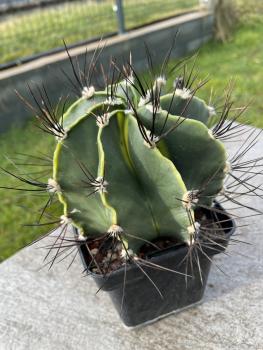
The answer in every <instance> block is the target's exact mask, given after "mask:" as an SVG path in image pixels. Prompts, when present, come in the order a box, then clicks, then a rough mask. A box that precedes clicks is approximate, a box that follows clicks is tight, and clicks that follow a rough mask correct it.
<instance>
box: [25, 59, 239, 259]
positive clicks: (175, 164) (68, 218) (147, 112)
mask: <svg viewBox="0 0 263 350" xmlns="http://www.w3.org/2000/svg"><path fill="white" fill-rule="evenodd" d="M68 55H69V53H68ZM168 56H169V55H168ZM69 59H70V63H71V66H72V69H73V72H74V76H75V80H76V81H72V80H70V83H71V84H72V86H73V89H74V91H75V92H76V93H77V94H78V95H79V96H80V98H79V99H78V100H77V101H76V102H75V103H74V104H72V105H71V106H70V108H69V109H68V110H67V111H65V109H66V108H65V105H66V104H65V103H64V104H63V106H62V117H60V119H59V118H58V117H57V113H56V112H57V109H53V108H52V106H51V103H50V100H49V97H48V94H47V91H46V90H45V88H43V89H42V90H41V89H38V93H37V94H38V98H36V94H35V93H34V92H33V91H31V92H32V94H33V97H34V100H35V102H36V107H37V109H38V110H37V118H38V119H39V121H40V128H42V129H43V130H44V131H45V132H47V133H49V134H52V135H53V136H55V138H56V147H55V152H54V157H53V175H52V176H50V178H49V179H48V181H47V184H44V183H41V182H38V181H32V180H28V179H23V178H21V177H20V178H19V180H22V181H24V182H26V183H27V184H28V185H32V186H37V187H38V188H39V191H44V190H46V191H47V192H48V194H49V196H50V197H52V198H53V197H54V196H58V198H59V200H60V202H61V203H63V207H64V212H63V213H61V218H60V219H59V220H58V222H59V224H62V227H64V226H65V225H68V224H72V225H73V226H75V227H76V228H78V237H76V240H75V242H76V244H81V242H86V241H87V240H89V239H94V238H97V237H103V236H112V237H115V238H117V240H120V241H121V242H124V248H125V251H126V252H128V251H129V252H131V251H132V252H133V253H134V254H137V253H138V252H139V251H140V248H141V247H142V246H143V245H144V244H145V242H153V241H155V240H156V239H157V238H161V237H170V238H173V239H175V240H176V241H177V242H181V243H186V244H191V242H193V240H195V239H198V234H199V231H200V230H201V228H200V224H198V222H196V221H197V220H196V218H195V211H196V209H197V208H205V209H207V208H210V207H211V206H212V203H213V200H214V198H215V197H216V196H217V195H218V194H220V195H223V196H226V197H228V198H229V197H230V194H229V192H228V190H227V188H226V187H224V181H225V179H226V177H229V175H231V174H232V172H233V171H234V169H235V167H237V168H238V167H239V168H240V166H242V162H241V163H240V158H238V157H236V159H232V163H231V162H230V161H229V160H228V157H227V153H226V149H225V146H224V144H223V143H222V141H221V139H224V138H227V135H231V134H233V133H234V131H233V130H235V132H236V133H237V134H240V133H239V131H238V129H236V126H235V124H234V123H233V122H234V121H235V120H236V119H237V118H238V117H239V115H240V114H241V112H240V110H238V112H237V114H235V115H234V117H233V118H232V119H231V120H230V121H227V118H228V117H229V113H230V112H231V110H232V101H231V97H230V94H227V98H226V102H225V103H224V106H223V107H222V108H221V109H222V110H221V111H217V109H216V108H215V106H212V105H208V104H207V103H206V102H205V101H203V100H202V99H200V98H198V97H197V96H196V92H197V91H198V89H200V88H201V87H202V86H203V85H204V83H205V81H203V82H202V81H201V82H197V75H195V74H194V72H193V68H192V69H190V72H189V73H187V69H186V64H185V63H183V64H181V66H176V67H173V68H172V69H170V71H169V70H168V64H167V62H168V58H167V57H166V58H165V61H164V64H163V65H162V67H161V70H160V71H159V74H154V73H152V74H151V79H149V80H147V79H141V78H139V76H138V74H137V72H136V71H135V69H134V67H133V66H132V64H131V62H129V63H127V65H126V66H124V67H120V66H118V65H117V64H116V63H115V62H112V63H111V68H110V73H108V75H107V76H106V75H105V73H104V74H103V75H104V77H105V89H102V90H100V91H98V90H97V89H95V88H94V86H93V85H92V84H91V76H92V74H93V71H94V69H95V68H94V67H95V66H96V64H95V63H96V62H97V57H96V55H95V58H94V60H93V62H91V64H90V67H89V69H88V70H87V69H86V68H85V69H84V70H83V72H88V73H86V75H85V74H84V73H83V72H82V71H80V72H79V71H77V69H79V68H76V66H75V65H74V62H73V60H72V58H71V57H70V55H69ZM77 67H79V65H77ZM169 72H172V73H169ZM175 72H177V73H175ZM169 74H173V75H174V74H175V77H174V84H173V86H172V87H171V88H170V89H169V88H168V84H167V81H166V79H170V78H171V77H170V76H169ZM229 90H231V88H230V89H229ZM217 113H218V119H217V122H216V124H215V125H214V127H213V128H212V129H210V128H209V125H211V118H213V117H214V115H215V114H217ZM237 162H238V163H239V165H238V166H237ZM233 178H234V176H233ZM238 184H239V182H238ZM236 201H237V200H236ZM238 203H239V202H238ZM49 204H50V203H49ZM63 234H64V233H63V231H62V236H63Z"/></svg>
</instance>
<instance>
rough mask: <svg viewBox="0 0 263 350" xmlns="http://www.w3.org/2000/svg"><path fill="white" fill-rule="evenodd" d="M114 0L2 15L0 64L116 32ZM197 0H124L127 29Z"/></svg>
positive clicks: (185, 7) (188, 6) (191, 5)
mask: <svg viewBox="0 0 263 350" xmlns="http://www.w3.org/2000/svg"><path fill="white" fill-rule="evenodd" d="M113 3H114V1H112V0H105V1H101V2H100V3H96V2H93V3H92V2H90V1H88V2H86V1H82V2H73V3H72V4H70V3H67V4H64V5H59V6H53V7H50V8H44V9H38V10H32V11H28V12H24V13H22V14H16V15H12V16H8V17H6V18H4V19H3V18H1V23H0V42H1V45H0V64H1V63H5V62H9V61H12V60H16V59H19V58H21V57H25V56H30V55H32V54H37V53H40V52H43V51H47V50H50V49H53V48H56V47H61V46H63V42H62V40H63V39H64V40H65V41H66V42H67V44H68V45H69V44H72V43H73V44H74V43H76V42H79V41H83V40H89V39H91V38H94V37H100V36H102V35H104V34H107V33H112V32H117V30H118V26H117V20H116V14H115V13H114V11H113V7H112V5H113ZM194 5H195V6H196V5H197V0H188V1H184V0H177V1H176V2H174V0H166V1H163V2H160V1H159V0H143V1H138V0H125V1H124V2H123V7H124V12H125V15H126V28H127V29H131V28H134V27H137V26H140V25H143V24H147V23H150V22H152V21H156V20H160V19H162V18H166V17H169V16H174V15H176V14H177V13H179V12H182V11H183V10H186V9H190V8H193V6H194Z"/></svg>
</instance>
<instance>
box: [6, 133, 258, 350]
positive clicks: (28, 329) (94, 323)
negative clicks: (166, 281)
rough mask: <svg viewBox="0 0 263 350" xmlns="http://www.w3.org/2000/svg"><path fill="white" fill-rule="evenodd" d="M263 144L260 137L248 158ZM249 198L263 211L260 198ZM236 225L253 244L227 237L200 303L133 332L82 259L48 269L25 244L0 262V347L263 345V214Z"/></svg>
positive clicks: (238, 349) (222, 349)
mask: <svg viewBox="0 0 263 350" xmlns="http://www.w3.org/2000/svg"><path fill="white" fill-rule="evenodd" d="M244 138H245V136H244ZM230 145H231V150H232V152H233V151H234V149H233V145H234V144H233V143H232V144H229V146H230ZM235 145H236V144H235ZM236 146H237V145H236ZM262 149H263V141H260V142H258V143H257V145H256V149H255V150H254V151H253V154H252V157H253V158H255V157H257V156H262ZM229 152H230V147H229ZM230 153H231V152H230ZM257 181H258V182H259V183H261V184H262V176H259V177H258V180H257ZM255 183H256V182H255ZM247 203H248V204H250V205H251V206H257V207H258V208H260V209H263V204H262V200H261V202H260V200H259V199H257V202H255V199H254V198H253V197H248V198H247ZM241 215H242V216H248V215H249V212H248V211H246V210H244V209H242V210H241ZM237 225H238V226H239V227H238V229H237V233H236V236H235V238H236V239H239V240H242V241H245V242H248V243H251V244H245V243H235V242H232V243H231V244H230V247H229V250H228V254H227V255H224V254H221V255H219V256H217V257H216V258H215V259H214V262H215V264H214V266H213V268H212V270H211V273H210V277H209V281H208V286H207V289H206V293H205V296H204V299H203V303H202V304H201V305H199V306H196V307H194V308H191V309H188V310H186V311H184V312H182V313H180V314H176V315H171V316H169V317H167V318H165V319H163V320H161V321H159V322H157V323H155V324H153V325H149V326H146V327H144V328H141V329H138V330H133V331H131V330H126V329H125V328H124V327H123V326H122V324H121V322H120V320H119V318H118V316H117V314H116V312H115V310H114V309H113V307H112V305H111V304H110V300H109V298H108V296H107V294H105V293H103V292H100V293H98V294H96V286H95V284H94V283H93V281H92V280H90V279H89V278H88V277H83V276H82V274H81V273H82V266H81V264H80V261H79V259H76V260H75V262H74V264H73V265H72V266H71V268H70V269H69V270H67V265H66V263H65V261H64V262H61V263H60V264H58V265H56V266H54V268H52V269H51V270H50V271H47V269H45V268H43V269H41V266H42V262H41V260H42V259H43V256H44V252H43V251H42V250H38V249H36V248H37V247H36V246H32V247H28V248H26V249H24V250H22V251H21V252H19V253H18V254H16V255H15V256H13V257H12V258H10V259H8V260H7V261H5V262H4V263H2V264H1V265H0V350H53V349H58V350H80V349H81V350H84V349H92V350H111V349H115V350H120V349H125V350H151V349H166V350H188V349H189V350H190V349H191V350H199V349H200V350H201V349H205V350H227V349H231V350H247V349H251V350H263V300H262V299H263V298H262V293H263V292H262V291H263V243H262V237H263V228H262V226H263V218H262V217H261V216H253V217H251V218H244V219H242V220H237ZM244 225H249V226H244ZM40 245H43V243H41V244H40ZM217 266H219V267H220V269H221V270H223V271H224V273H222V272H221V271H220V270H218V268H217Z"/></svg>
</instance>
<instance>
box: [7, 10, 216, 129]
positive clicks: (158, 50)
mask: <svg viewBox="0 0 263 350" xmlns="http://www.w3.org/2000/svg"><path fill="white" fill-rule="evenodd" d="M178 29H179V30H180V34H179V37H178V39H177V44H176V46H175V49H174V50H173V52H172V57H180V56H183V55H185V54H187V53H189V52H192V51H194V50H196V49H197V48H198V47H199V46H200V45H202V44H203V43H204V42H206V41H207V40H209V39H210V38H211V37H212V31H213V17H212V15H211V14H209V13H207V12H198V13H191V14H186V15H182V16H180V17H177V18H173V19H170V20H167V21H164V22H160V23H157V24H153V25H151V26H147V27H145V28H141V29H137V30H134V31H132V32H129V33H127V34H124V35H121V36H117V37H114V38H111V39H108V40H107V41H106V47H105V49H104V50H103V53H102V55H101V62H102V64H107V62H108V61H109V59H110V57H112V56H113V57H116V58H118V60H124V61H125V60H127V59H128V57H129V52H130V51H131V52H132V56H133V64H134V65H135V67H136V68H137V69H138V70H139V71H142V70H144V69H145V65H146V58H145V50H144V42H146V43H147V44H148V46H149V47H150V48H151V51H152V54H153V58H154V62H155V63H157V64H158V63H160V62H161V61H162V59H163V56H164V54H165V52H166V51H167V50H168V49H169V47H170V45H171V43H172V40H173V37H174V35H175V33H176V31H177V30H178ZM97 45H98V44H97V43H93V44H90V45H89V46H88V47H87V49H88V58H91V57H92V54H93V52H94V50H95V49H96V47H97ZM85 50H86V47H80V48H75V49H72V50H71V55H72V56H75V55H78V56H79V60H80V62H81V61H83V57H84V53H85ZM61 69H64V70H67V71H68V72H70V67H69V60H68V59H67V57H66V55H65V53H64V52H63V53H59V54H55V55H53V56H49V57H46V58H42V59H38V60H36V61H34V62H31V63H29V64H25V65H23V66H21V67H16V68H13V69H10V70H8V71H3V72H0V132H1V131H5V130H7V129H8V128H9V127H10V126H11V125H21V124H22V123H24V122H25V121H26V120H27V119H28V118H29V117H30V116H31V114H32V113H30V112H29V111H28V110H27V109H26V107H25V106H24V105H23V103H22V102H21V101H20V100H19V99H18V97H17V96H16V94H15V92H14V91H15V90H18V91H19V92H20V93H21V94H22V95H25V96H26V95H27V88H26V83H27V82H32V81H33V82H37V83H41V82H44V83H45V85H46V86H47V89H48V91H49V93H50V95H51V96H52V98H53V99H54V100H56V99H57V98H58V97H60V96H61V95H62V94H68V92H69V86H68V84H67V83H66V81H65V78H64V77H63V74H62V73H61Z"/></svg>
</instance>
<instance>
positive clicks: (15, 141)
mask: <svg viewBox="0 0 263 350" xmlns="http://www.w3.org/2000/svg"><path fill="white" fill-rule="evenodd" d="M53 145H54V141H53V140H52V138H48V137H46V135H44V133H42V132H40V131H38V129H36V128H35V127H34V126H32V124H31V123H30V124H28V125H27V126H26V127H24V128H23V129H21V128H14V129H13V130H11V131H9V132H8V133H6V134H5V135H1V139H0V149H1V163H0V164H1V167H3V168H5V169H8V170H11V171H13V172H14V167H13V166H12V164H10V160H7V159H6V158H5V157H9V158H12V159H14V158H16V159H14V160H16V163H19V164H21V163H25V162H28V163H29V162H30V163H32V159H31V160H30V158H29V157H24V156H21V155H18V154H17V153H24V152H25V153H27V154H35V155H37V154H40V153H45V154H50V153H51V154H52V149H53ZM33 162H36V161H34V160H33ZM38 163H39V162H38ZM42 163H43V162H42ZM18 168H19V170H17V169H15V172H16V173H20V174H23V173H24V172H26V173H28V172H39V171H42V170H48V169H47V167H46V166H45V167H42V166H30V167H26V166H19V167H18ZM51 173H52V172H51ZM32 176H33V175H32ZM35 176H38V175H35ZM44 178H45V177H44ZM17 185H18V181H15V180H13V179H12V178H10V176H8V175H6V174H4V173H3V172H0V186H17ZM19 187H20V188H21V187H22V188H25V187H28V186H25V185H23V184H21V183H20V184H19ZM0 196H1V197H0V198H1V200H0V202H1V216H0V261H2V260H4V259H5V258H7V257H9V256H10V255H11V254H13V253H15V252H16V251H17V250H19V249H20V248H21V247H23V246H25V245H26V244H28V243H30V242H32V241H33V240H34V239H35V238H37V237H38V236H39V235H40V234H42V233H44V232H47V231H48V230H49V229H50V226H45V227H40V228H35V227H25V226H24V225H25V224H32V223H33V222H35V221H36V218H37V217H38V213H37V211H38V209H39V208H41V206H43V203H44V197H42V198H40V197H38V196H34V195H29V194H28V192H27V193H26V194H25V193H24V192H19V191H11V190H3V189H0ZM49 220H50V219H47V221H49Z"/></svg>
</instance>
